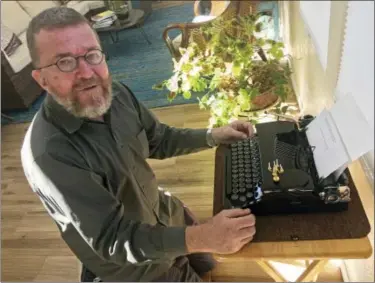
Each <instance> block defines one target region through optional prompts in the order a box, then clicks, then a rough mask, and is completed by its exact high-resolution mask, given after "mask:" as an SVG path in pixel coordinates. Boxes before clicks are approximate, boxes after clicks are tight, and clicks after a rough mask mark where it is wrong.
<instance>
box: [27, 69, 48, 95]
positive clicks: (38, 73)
mask: <svg viewBox="0 0 375 283" xmlns="http://www.w3.org/2000/svg"><path fill="white" fill-rule="evenodd" d="M31 76H32V77H33V78H34V80H35V81H36V82H37V83H38V84H39V85H40V86H41V87H42V88H43V89H45V90H47V88H48V85H47V81H46V78H45V77H44V76H43V74H42V71H41V70H33V71H32V72H31Z"/></svg>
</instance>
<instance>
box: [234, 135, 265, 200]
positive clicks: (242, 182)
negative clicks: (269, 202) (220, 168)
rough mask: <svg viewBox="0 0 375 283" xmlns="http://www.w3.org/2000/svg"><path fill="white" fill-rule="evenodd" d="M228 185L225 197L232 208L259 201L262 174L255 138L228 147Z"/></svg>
mask: <svg viewBox="0 0 375 283" xmlns="http://www.w3.org/2000/svg"><path fill="white" fill-rule="evenodd" d="M230 150H231V152H230V164H228V165H229V167H230V168H228V169H230V173H229V172H228V173H229V174H230V176H231V178H230V179H229V181H230V184H228V185H227V197H228V198H229V200H230V202H231V203H232V205H233V206H234V207H246V206H248V205H251V204H253V203H255V202H257V201H259V200H260V198H261V195H262V192H261V189H260V186H261V185H262V172H261V163H260V154H259V146H258V140H257V138H256V137H253V138H251V139H247V140H244V141H239V142H236V143H233V144H231V146H230Z"/></svg>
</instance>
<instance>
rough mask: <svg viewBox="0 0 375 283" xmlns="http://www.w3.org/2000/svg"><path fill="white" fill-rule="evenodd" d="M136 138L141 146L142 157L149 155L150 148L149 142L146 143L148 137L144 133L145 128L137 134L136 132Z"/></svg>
mask: <svg viewBox="0 0 375 283" xmlns="http://www.w3.org/2000/svg"><path fill="white" fill-rule="evenodd" d="M137 140H138V142H139V143H138V144H139V146H140V147H141V153H142V155H143V157H144V158H148V157H149V156H150V148H149V143H148V138H147V135H146V131H145V129H142V130H141V131H140V132H139V133H138V134H137Z"/></svg>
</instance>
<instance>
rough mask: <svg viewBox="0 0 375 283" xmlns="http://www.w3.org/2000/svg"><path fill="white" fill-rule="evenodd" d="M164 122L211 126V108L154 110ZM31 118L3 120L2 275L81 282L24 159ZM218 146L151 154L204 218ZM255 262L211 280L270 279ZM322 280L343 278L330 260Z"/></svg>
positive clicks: (226, 268) (167, 183)
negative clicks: (32, 187)
mask: <svg viewBox="0 0 375 283" xmlns="http://www.w3.org/2000/svg"><path fill="white" fill-rule="evenodd" d="M154 113H155V114H156V115H157V117H159V119H160V120H161V121H162V122H166V123H168V124H169V125H171V126H176V127H192V128H199V127H206V126H207V121H208V117H209V115H208V113H207V112H205V111H202V110H199V109H198V106H197V105H185V106H175V107H171V108H162V109H156V110H154ZM27 128H28V124H16V125H8V126H4V127H3V128H2V131H1V136H2V140H1V146H2V156H1V157H2V166H1V170H2V200H1V220H2V221H1V239H2V243H1V246H2V250H1V253H2V254H1V275H2V281H29V282H30V281H34V282H35V281H50V282H52V281H55V282H56V281H59V282H77V280H78V274H79V270H78V264H77V260H76V259H75V257H74V256H73V255H72V253H71V252H70V250H69V249H68V248H67V246H66V245H65V243H64V242H63V241H62V240H61V239H60V237H59V234H58V232H57V228H56V227H55V224H54V223H53V222H52V220H51V219H50V218H49V216H48V215H47V213H46V212H45V210H44V208H43V206H42V205H41V203H40V201H39V199H38V198H37V197H36V196H35V195H34V194H33V193H32V192H31V190H30V188H29V186H28V184H27V182H26V180H25V177H24V175H23V171H22V168H21V163H20V147H21V143H22V140H23V137H24V134H25V131H26V129H27ZM214 153H215V152H214V150H213V149H210V150H206V151H203V152H200V153H196V154H192V155H188V156H182V157H178V158H171V159H168V160H164V161H156V160H150V164H151V165H152V167H153V169H154V170H155V174H156V176H157V178H158V180H159V183H160V185H161V186H162V187H164V188H168V189H169V191H170V192H171V193H173V194H175V195H176V196H178V197H179V198H181V199H182V200H183V201H184V202H185V203H186V204H187V205H188V206H189V207H190V208H191V209H192V210H193V211H194V212H195V213H196V214H197V216H198V217H199V218H200V219H201V220H203V219H206V218H208V217H210V216H211V215H212V201H213V178H214ZM269 280H270V278H269V277H268V276H267V275H266V274H265V273H264V272H263V271H261V270H260V269H259V268H258V266H257V265H256V264H255V263H254V265H251V266H246V267H245V266H243V265H242V264H241V263H236V264H232V265H227V264H226V265H220V266H218V268H217V269H216V270H215V271H214V272H213V275H212V281H232V282H233V281H247V282H249V281H258V282H260V281H262V282H265V281H269ZM318 280H320V281H331V282H333V281H335V282H340V281H341V282H342V277H341V273H340V270H339V269H338V268H335V267H333V266H328V267H327V270H326V272H325V273H323V274H322V275H321V276H320V278H319V279H318Z"/></svg>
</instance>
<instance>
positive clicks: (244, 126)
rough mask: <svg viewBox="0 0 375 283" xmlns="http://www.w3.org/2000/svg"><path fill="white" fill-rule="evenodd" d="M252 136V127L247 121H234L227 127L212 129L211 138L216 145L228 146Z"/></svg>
mask: <svg viewBox="0 0 375 283" xmlns="http://www.w3.org/2000/svg"><path fill="white" fill-rule="evenodd" d="M253 135H254V127H253V125H252V124H251V123H250V122H247V121H240V120H237V121H234V122H232V123H230V124H229V125H227V126H223V127H220V128H214V129H212V138H213V139H214V141H215V143H216V144H230V143H233V142H236V141H239V140H243V139H246V138H250V137H252V136H253Z"/></svg>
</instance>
